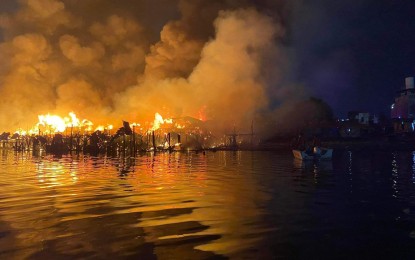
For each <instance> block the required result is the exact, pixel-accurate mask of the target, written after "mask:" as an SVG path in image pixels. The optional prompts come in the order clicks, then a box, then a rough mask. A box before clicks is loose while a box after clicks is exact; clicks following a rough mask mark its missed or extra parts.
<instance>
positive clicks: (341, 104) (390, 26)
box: [0, 0, 415, 117]
mask: <svg viewBox="0 0 415 260" xmlns="http://www.w3.org/2000/svg"><path fill="white" fill-rule="evenodd" d="M253 2H255V4H256V5H261V7H262V8H264V7H265V8H266V7H267V5H269V6H271V5H272V4H270V3H271V2H273V1H266V0H264V1H253ZM292 6H294V7H293V8H292V9H291V10H290V11H289V12H288V14H286V17H285V21H284V23H285V25H286V27H287V28H286V30H287V34H286V39H285V44H286V47H287V48H288V49H290V52H291V55H290V59H291V66H292V68H291V73H292V76H291V80H292V81H294V82H297V83H300V84H303V85H305V86H306V87H307V89H308V91H309V92H310V93H309V94H310V95H313V96H316V97H319V98H322V99H324V100H325V101H326V102H328V103H329V104H330V106H331V107H332V108H333V110H334V112H335V114H336V115H337V116H339V117H342V116H345V115H346V114H347V111H351V110H358V111H368V112H372V113H376V114H378V113H386V114H387V115H388V114H389V112H390V105H391V104H392V103H393V100H394V95H395V92H396V91H397V90H399V89H401V88H404V78H405V77H407V76H415V48H414V43H415V32H414V31H415V30H414V29H415V17H414V14H415V12H414V10H415V3H414V2H413V1H405V0H401V1H379V0H359V1H344V0H343V1H331V0H313V1H306V0H304V1H297V2H296V3H295V4H293V5H292ZM16 8H17V4H16V1H15V0H1V2H0V13H4V12H11V11H13V10H15V9H16ZM273 8H274V9H275V6H273ZM274 9H272V10H270V11H269V13H272V12H275V10H274Z"/></svg>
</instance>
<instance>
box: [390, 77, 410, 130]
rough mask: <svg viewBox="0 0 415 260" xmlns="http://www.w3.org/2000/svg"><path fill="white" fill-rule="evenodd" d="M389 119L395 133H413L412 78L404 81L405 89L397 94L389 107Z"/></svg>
mask: <svg viewBox="0 0 415 260" xmlns="http://www.w3.org/2000/svg"><path fill="white" fill-rule="evenodd" d="M391 119H392V122H393V127H394V131H395V133H409V132H414V128H415V89H414V78H413V77H408V78H406V79H405V89H403V90H400V91H398V92H397V96H396V98H395V102H394V103H393V104H392V106H391Z"/></svg>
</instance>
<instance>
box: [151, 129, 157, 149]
mask: <svg viewBox="0 0 415 260" xmlns="http://www.w3.org/2000/svg"><path fill="white" fill-rule="evenodd" d="M152 138H153V149H154V152H155V151H156V148H157V147H156V136H155V135H154V130H153V131H152Z"/></svg>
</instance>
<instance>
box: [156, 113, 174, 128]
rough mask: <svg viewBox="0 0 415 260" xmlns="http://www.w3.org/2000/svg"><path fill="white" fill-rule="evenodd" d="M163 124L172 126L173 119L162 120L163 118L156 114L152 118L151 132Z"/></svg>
mask: <svg viewBox="0 0 415 260" xmlns="http://www.w3.org/2000/svg"><path fill="white" fill-rule="evenodd" d="M163 124H173V119H171V118H170V119H163V117H162V116H161V115H160V114H159V113H156V114H155V116H154V122H153V127H152V128H151V131H156V130H157V129H159V128H160V127H161V125H163Z"/></svg>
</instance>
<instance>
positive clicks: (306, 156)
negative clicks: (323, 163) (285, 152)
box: [293, 148, 333, 160]
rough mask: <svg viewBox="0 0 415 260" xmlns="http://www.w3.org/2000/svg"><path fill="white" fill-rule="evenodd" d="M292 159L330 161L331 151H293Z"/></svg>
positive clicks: (321, 149) (325, 149)
mask: <svg viewBox="0 0 415 260" xmlns="http://www.w3.org/2000/svg"><path fill="white" fill-rule="evenodd" d="M293 155H294V158H296V159H299V160H331V158H332V157H333V149H328V148H320V152H319V153H313V152H312V153H306V152H305V151H301V150H293Z"/></svg>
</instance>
